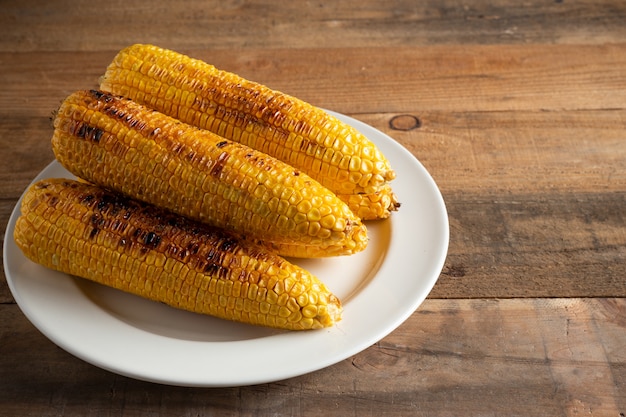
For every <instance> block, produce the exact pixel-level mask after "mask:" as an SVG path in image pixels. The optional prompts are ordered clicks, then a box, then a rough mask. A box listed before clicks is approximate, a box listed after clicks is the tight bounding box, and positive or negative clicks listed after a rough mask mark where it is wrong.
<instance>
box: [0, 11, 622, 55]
mask: <svg viewBox="0 0 626 417" xmlns="http://www.w3.org/2000/svg"><path fill="white" fill-rule="evenodd" d="M165 17H166V18H165ZM625 20H626V5H625V4H624V2H622V1H618V0H601V1H590V0H571V1H569V0H568V1H553V2H543V1H539V0H530V1H525V2H522V3H520V2H515V1H511V0H498V1H485V0H481V1H473V2H471V3H464V4H461V3H459V2H450V1H446V2H442V1H439V0H427V1H420V2H415V1H411V0H401V1H394V2H391V3H390V2H368V3H363V2H362V1H358V0H349V1H342V2H333V3H329V2H289V3H283V4H281V5H280V7H276V5H275V4H274V3H272V2H269V1H266V0H256V1H246V2H210V3H207V2H203V1H191V2H125V1H121V0H109V1H108V2H107V8H106V9H103V8H102V7H101V5H100V4H98V3H97V2H96V3H93V2H84V3H81V4H80V5H77V4H75V3H74V2H70V1H57V2H54V3H49V4H41V2H37V1H35V0H19V1H17V0H11V1H4V2H3V8H2V13H0V28H2V30H3V32H2V36H0V51H20V50H22V51H24V50H28V51H46V50H47V51H54V50H83V51H84V50H112V49H118V48H120V47H122V46H123V45H125V44H126V43H127V42H129V40H137V41H150V42H155V43H158V44H162V45H164V46H168V47H172V46H178V47H182V48H193V49H196V48H208V49H251V48H265V47H266V45H272V47H278V48H281V47H282V48H308V47H320V46H321V47H328V48H335V47H360V46H384V47H389V46H390V47H392V48H393V47H396V46H402V45H432V44H445V43H448V44H449V43H453V44H487V43H489V44H511V43H515V44H523V43H560V44H566V43H569V44H573V43H586V44H598V43H610V42H622V41H623V39H624V38H626V26H625V25H624V24H623V22H624V21H625ZM83 22H85V23H83Z"/></svg>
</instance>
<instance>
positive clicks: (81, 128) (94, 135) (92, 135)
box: [74, 123, 104, 143]
mask: <svg viewBox="0 0 626 417" xmlns="http://www.w3.org/2000/svg"><path fill="white" fill-rule="evenodd" d="M103 134H104V132H103V131H102V130H100V129H98V128H97V127H93V126H89V125H87V124H85V123H79V124H78V125H77V126H76V127H75V130H74V135H75V136H76V137H77V138H80V139H85V140H90V141H92V142H96V143H97V142H100V139H102V135H103Z"/></svg>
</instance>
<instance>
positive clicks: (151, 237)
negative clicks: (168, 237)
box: [143, 232, 161, 249]
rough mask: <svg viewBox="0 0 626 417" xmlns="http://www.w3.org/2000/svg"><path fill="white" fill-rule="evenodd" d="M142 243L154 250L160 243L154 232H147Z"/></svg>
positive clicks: (159, 238) (159, 237)
mask: <svg viewBox="0 0 626 417" xmlns="http://www.w3.org/2000/svg"><path fill="white" fill-rule="evenodd" d="M143 243H144V245H146V246H147V247H150V248H153V249H156V248H157V247H158V246H159V243H161V236H159V235H157V234H156V233H154V232H148V233H146V236H145V237H144V239H143Z"/></svg>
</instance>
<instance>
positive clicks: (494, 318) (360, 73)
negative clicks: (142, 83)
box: [0, 0, 626, 417]
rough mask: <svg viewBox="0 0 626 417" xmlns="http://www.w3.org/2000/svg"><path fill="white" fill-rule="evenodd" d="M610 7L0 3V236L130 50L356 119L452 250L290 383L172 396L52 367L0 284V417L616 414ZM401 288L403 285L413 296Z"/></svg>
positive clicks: (618, 244)
mask: <svg viewBox="0 0 626 417" xmlns="http://www.w3.org/2000/svg"><path fill="white" fill-rule="evenodd" d="M624 22H626V3H625V2H623V1H621V0H600V1H585V0H555V1H551V2H545V1H544V2H540V1H534V0H530V1H527V2H514V1H509V0H502V1H497V2H488V1H485V0H477V1H474V2H469V3H464V2H454V1H443V2H442V1H425V2H413V1H406V0H405V1H397V2H377V1H374V0H371V1H370V0H359V1H356V0H351V1H344V2H297V1H296V2H290V3H287V2H285V3H284V4H282V5H280V6H278V5H275V4H273V3H271V2H262V1H228V2H218V1H214V2H201V1H188V2H184V1H174V2H167V1H158V0H157V1H152V2H127V1H125V2H122V1H117V0H110V1H106V2H76V4H74V2H69V1H62V0H57V1H51V2H47V3H41V2H37V1H33V0H20V1H13V0H7V1H3V2H2V4H1V5H0V28H1V29H0V33H1V35H2V36H0V140H1V141H2V142H1V143H2V152H1V153H0V231H1V232H2V235H3V236H4V232H5V230H6V224H7V221H8V218H9V215H10V212H11V210H12V209H13V207H14V205H15V203H16V201H17V199H18V198H19V196H20V195H21V193H22V192H23V190H24V188H25V187H26V186H27V184H28V183H29V182H30V181H31V180H32V179H33V178H34V176H35V175H36V174H37V173H38V172H39V171H40V170H42V169H43V168H44V167H45V166H46V165H47V164H48V163H49V162H50V161H52V159H53V155H52V152H51V149H50V144H49V139H50V135H51V124H50V117H51V114H52V112H53V111H54V110H55V108H56V107H57V106H58V104H59V103H60V101H61V100H62V99H63V98H64V97H65V96H66V95H68V94H69V93H71V92H72V91H74V90H77V89H81V88H91V87H96V86H97V82H98V77H99V76H100V75H101V74H102V72H103V68H104V67H105V66H106V64H107V63H108V62H109V61H110V60H111V58H112V57H113V55H114V54H115V53H116V52H117V51H118V50H119V49H121V48H122V47H124V46H126V45H128V44H130V43H135V42H150V43H155V44H158V45H160V46H164V47H168V48H172V49H176V50H179V51H181V52H185V53H188V54H192V55H194V56H196V57H200V58H203V59H205V60H207V61H210V62H211V63H213V64H214V65H216V66H218V67H220V68H222V69H226V70H230V71H234V72H237V73H239V74H241V75H242V76H244V77H247V78H250V79H253V80H256V81H259V82H262V83H265V84H267V85H269V86H271V87H273V88H275V89H279V90H282V91H285V92H288V93H290V94H293V95H296V96H298V97H300V98H302V99H305V100H307V101H309V102H311V103H313V104H316V105H319V106H321V107H324V108H328V109H333V110H336V111H339V112H342V113H345V114H347V115H350V116H353V117H356V118H358V119H360V120H362V121H364V122H366V123H369V124H371V125H372V126H374V127H376V128H378V129H380V130H382V131H383V132H385V133H387V134H389V135H390V136H392V137H393V138H394V139H395V140H397V141H398V142H399V143H401V144H402V145H404V146H405V147H406V148H408V149H409V150H410V151H411V152H412V153H413V154H414V155H415V156H416V157H417V158H418V159H419V160H420V161H421V162H422V163H423V165H424V166H425V167H426V168H427V169H428V170H429V172H430V173H431V174H432V176H433V178H434V179H435V181H436V182H437V184H438V186H439V187H440V190H441V192H442V194H443V196H444V199H445V201H446V204H447V209H448V214H449V219H450V238H451V240H450V247H449V253H448V257H447V261H446V263H445V266H444V269H443V271H442V273H441V276H440V278H439V280H438V282H437V284H436V285H435V287H434V289H433V291H432V292H431V293H430V296H429V297H428V299H427V300H426V301H425V302H424V303H423V304H422V305H421V306H420V307H419V308H418V310H417V311H416V312H415V313H414V314H413V315H412V316H411V317H410V318H409V319H408V320H407V321H406V322H405V323H404V324H402V325H401V326H400V327H399V328H398V329H397V330H395V331H394V332H393V333H391V334H390V335H389V336H387V337H385V338H384V339H382V340H380V341H378V342H377V343H375V344H374V345H372V346H371V347H369V348H367V349H366V350H364V351H362V352H361V353H359V354H356V355H354V356H353V357H351V358H349V359H346V360H344V361H342V362H340V363H338V364H336V365H333V366H330V367H327V368H325V369H322V370H319V371H316V372H313V373H310V374H306V375H302V376H299V377H295V378H292V379H289V380H285V381H280V382H275V383H268V384H263V385H255V386H244V387H235V388H219V389H218V388H215V389H210V388H183V387H171V386H164V385H159V384H153V383H148V382H141V381H137V380H134V379H130V378H126V377H122V376H119V375H116V374H113V373H109V372H107V371H104V370H102V369H100V368H98V367H95V366H93V365H90V364H88V363H85V362H83V361H81V360H79V359H77V358H75V357H74V356H72V355H70V354H69V353H67V352H65V351H64V350H62V349H61V348H59V347H57V346H56V345H55V344H53V343H52V342H51V341H49V340H48V339H47V338H45V337H44V336H42V334H41V333H39V331H38V330H36V328H35V327H34V326H33V325H32V324H31V323H30V322H29V321H28V320H27V319H26V318H25V316H24V315H23V314H22V312H21V311H20V308H19V307H18V306H17V305H16V303H15V301H14V299H13V297H12V295H11V293H10V291H9V289H8V286H7V284H6V280H5V279H4V278H5V277H4V275H2V279H0V415H2V416H61V415H63V416H74V415H76V416H101V415H102V416H104V415H106V416H110V415H114V416H118V415H119V416H140V415H141V416H143V415H149V416H200V415H202V416H212V415H220V416H251V415H261V416H270V415H272V416H277V415H291V416H328V415H340V416H346V415H356V416H370V415H371V416H379V415H385V416H399V415H411V416H414V415H428V416H454V415H475V416H478V415H480V416H496V415H498V416H500V415H502V416H511V415H517V416H530V415H533V416H556V415H563V416H582V415H593V416H612V417H620V416H621V417H623V416H624V415H626V298H625V297H626V42H625V39H626V24H625V23H624ZM415 278H416V279H418V278H419V277H415Z"/></svg>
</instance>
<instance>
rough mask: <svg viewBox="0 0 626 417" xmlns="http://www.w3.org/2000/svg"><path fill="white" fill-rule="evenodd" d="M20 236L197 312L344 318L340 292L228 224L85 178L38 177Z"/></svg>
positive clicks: (48, 258) (92, 271)
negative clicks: (240, 236) (201, 219)
mask: <svg viewBox="0 0 626 417" xmlns="http://www.w3.org/2000/svg"><path fill="white" fill-rule="evenodd" d="M14 238H15V241H16V243H17V245H18V246H19V247H20V249H21V250H22V251H23V252H24V254H25V255H26V256H27V257H28V258H29V259H31V260H33V261H34V262H36V263H39V264H41V265H44V266H46V267H48V268H52V269H55V270H58V271H62V272H65V273H68V274H72V275H75V276H79V277H82V278H86V279H89V280H92V281H95V282H98V283H100V284H104V285H107V286H110V287H114V288H117V289H119V290H123V291H126V292H130V293H133V294H136V295H139V296H141V297H144V298H148V299H151V300H155V301H160V302H163V303H166V304H168V305H170V306H173V307H176V308H180V309H184V310H188V311H192V312H196V313H202V314H208V315H212V316H216V317H220V318H223V319H228V320H234V321H239V322H243V323H249V324H255V325H263V326H268V327H276V328H281V329H288V330H306V329H318V328H322V327H328V326H332V325H333V324H335V322H336V321H338V320H340V318H341V304H340V302H339V300H338V299H337V297H336V296H334V295H333V294H332V293H331V292H330V291H329V290H328V289H327V288H326V286H325V285H324V284H323V283H322V282H320V281H319V279H317V278H316V277H315V276H313V275H312V274H310V273H309V272H307V271H306V270H304V269H303V268H300V267H298V266H297V265H294V264H292V263H290V262H288V261H286V260H285V259H283V258H281V257H279V256H278V255H275V254H272V253H270V252H266V251H264V250H262V249H260V248H259V247H256V246H253V245H248V244H246V243H245V242H240V241H238V240H237V239H235V238H234V237H233V236H231V235H230V234H228V233H226V232H225V231H223V229H220V228H212V227H210V226H207V225H204V224H200V223H197V222H193V221H191V220H188V219H186V218H184V217H182V216H178V215H175V214H173V213H171V212H168V211H165V210H162V209H160V208H157V207H155V206H152V205H149V204H145V203H142V202H139V201H136V200H132V199H129V198H126V197H124V196H122V195H121V194H119V193H113V192H110V191H107V190H105V189H103V188H101V187H97V186H93V185H90V184H86V183H81V182H77V181H72V180H67V179H48V180H41V181H39V182H37V183H35V184H34V185H32V186H31V187H30V188H29V189H28V191H27V192H26V193H25V195H24V198H23V200H22V205H21V216H20V217H19V218H18V220H17V222H16V226H15V231H14Z"/></svg>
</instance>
